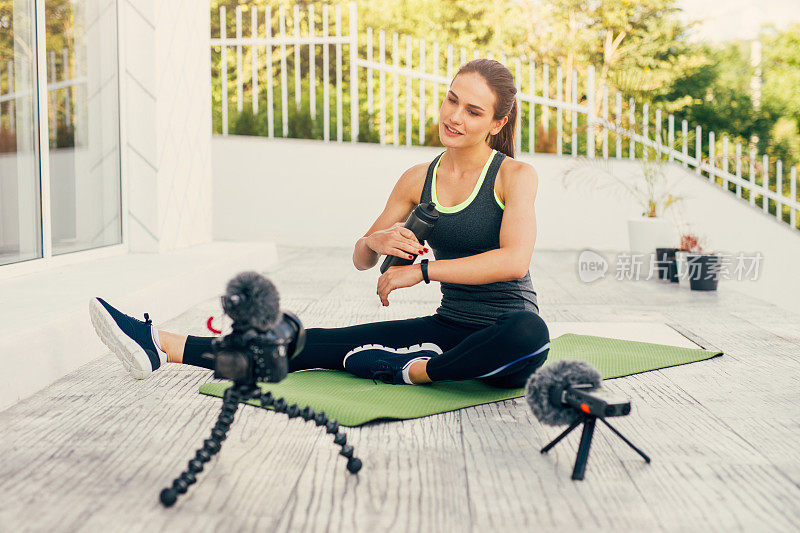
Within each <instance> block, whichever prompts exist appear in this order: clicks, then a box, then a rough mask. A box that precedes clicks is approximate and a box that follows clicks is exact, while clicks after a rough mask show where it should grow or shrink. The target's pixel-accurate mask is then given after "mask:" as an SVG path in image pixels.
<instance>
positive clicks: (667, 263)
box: [656, 248, 680, 283]
mask: <svg viewBox="0 0 800 533" xmlns="http://www.w3.org/2000/svg"><path fill="white" fill-rule="evenodd" d="M678 251H680V248H656V268H657V271H658V279H660V280H663V281H665V282H668V283H678V264H677V262H676V260H675V254H676V253H677V252H678Z"/></svg>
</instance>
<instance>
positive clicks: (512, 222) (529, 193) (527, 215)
mask: <svg viewBox="0 0 800 533" xmlns="http://www.w3.org/2000/svg"><path fill="white" fill-rule="evenodd" d="M509 163H513V164H512V165H510V168H509V169H508V172H507V173H504V176H503V178H504V179H503V181H504V185H505V187H504V190H505V206H506V208H505V211H504V212H503V221H502V223H501V224H500V248H498V249H496V250H490V251H488V252H484V253H481V254H476V255H471V256H469V257H462V258H459V259H445V260H442V261H431V262H430V263H429V264H428V277H429V278H430V279H431V280H435V281H444V282H448V283H460V284H463V285H479V284H483V283H491V282H495V281H507V280H512V279H519V278H522V277H524V276H525V274H526V273H527V272H528V268H529V267H530V264H531V257H532V256H533V246H534V243H535V242H536V213H535V211H534V201H535V200H536V190H537V188H538V184H539V177H538V176H537V174H536V171H535V170H534V169H533V167H532V166H530V165H528V164H526V163H522V162H520V161H514V160H509ZM504 170H505V169H504ZM417 268H419V267H417ZM420 275H421V274H420Z"/></svg>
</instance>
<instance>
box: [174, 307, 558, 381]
mask: <svg viewBox="0 0 800 533" xmlns="http://www.w3.org/2000/svg"><path fill="white" fill-rule="evenodd" d="M212 338H213V337H193V336H191V335H190V336H189V337H188V338H187V340H186V347H185V349H184V355H183V362H184V363H187V364H193V365H195V366H202V367H205V368H208V367H209V366H210V365H209V363H210V361H209V360H207V359H204V358H202V357H201V355H202V354H203V353H204V352H208V351H210V345H211V339H212ZM421 343H433V344H436V345H438V346H439V347H440V348H441V349H442V354H441V355H437V356H435V357H433V358H432V359H431V360H430V361H428V366H427V373H428V376H429V377H430V378H431V380H433V381H457V380H464V379H476V378H477V379H481V381H483V382H485V383H487V384H489V385H493V386H496V387H504V388H517V387H522V386H524V385H525V382H526V380H527V379H528V376H530V375H531V374H532V373H533V372H534V371H536V369H537V368H539V367H540V366H542V365H543V364H544V362H545V360H546V359H547V353H548V352H549V350H550V333H549V331H548V329H547V325H546V324H545V323H544V320H542V319H541V317H540V316H539V315H537V314H536V313H533V312H531V311H514V312H510V313H506V314H504V315H502V316H500V317H499V318H498V319H497V321H496V322H495V323H494V324H492V325H490V326H485V327H480V326H477V327H476V326H468V325H465V324H461V323H457V322H454V321H452V320H450V319H447V318H443V317H442V316H440V315H431V316H423V317H419V318H409V319H405V320H389V321H385V322H373V323H368V324H358V325H355V326H347V327H342V328H308V329H307V330H306V345H305V348H303V350H302V351H301V352H300V353H299V354H297V356H296V357H294V358H293V359H291V360H290V361H289V371H290V372H295V371H297V370H306V369H311V368H327V369H330V370H344V368H343V367H342V360H343V359H344V356H345V354H347V352H349V351H350V350H352V349H353V348H355V347H357V346H363V345H365V344H381V345H383V346H388V347H391V348H403V347H407V346H412V345H415V344H421Z"/></svg>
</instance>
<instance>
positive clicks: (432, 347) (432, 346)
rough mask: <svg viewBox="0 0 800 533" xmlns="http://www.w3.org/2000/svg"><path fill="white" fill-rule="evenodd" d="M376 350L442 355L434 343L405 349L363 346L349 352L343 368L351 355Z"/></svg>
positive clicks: (424, 343)
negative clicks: (425, 351) (431, 352)
mask: <svg viewBox="0 0 800 533" xmlns="http://www.w3.org/2000/svg"><path fill="white" fill-rule="evenodd" d="M375 349H378V350H385V351H387V352H392V353H409V352H418V351H420V350H431V351H434V352H436V353H437V354H439V355H442V349H441V348H439V345H437V344H434V343H432V342H423V343H422V344H415V345H413V346H406V347H404V348H389V347H388V346H384V345H383V344H365V345H363V346H358V347H356V348H353V349H352V350H350V351H349V352H347V354H346V355H345V356H344V359H343V360H342V366H344V364H345V361H347V358H348V357H350V356H351V355H353V354H355V353H358V352H363V351H364V350H375Z"/></svg>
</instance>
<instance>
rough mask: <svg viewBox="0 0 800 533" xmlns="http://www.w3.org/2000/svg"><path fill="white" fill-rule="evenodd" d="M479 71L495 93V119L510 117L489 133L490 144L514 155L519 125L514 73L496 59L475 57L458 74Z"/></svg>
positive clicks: (496, 148)
mask: <svg viewBox="0 0 800 533" xmlns="http://www.w3.org/2000/svg"><path fill="white" fill-rule="evenodd" d="M467 72H477V73H478V74H480V75H481V76H483V79H485V80H486V83H487V84H488V85H489V88H490V89H491V90H492V91H493V92H494V94H495V97H496V98H495V103H494V117H493V118H494V120H500V119H501V118H503V117H508V122H506V124H505V125H504V126H503V128H502V129H501V130H500V131H499V132H497V135H491V134H490V135H489V136H488V137H487V139H488V140H489V146H490V147H491V148H493V149H495V150H497V151H498V152H503V153H504V154H506V155H507V156H509V157H514V140H515V139H514V134H515V130H516V127H517V98H516V96H517V87H516V85H515V84H514V75H513V74H511V71H510V70H508V69H507V68H506V67H505V65H503V64H502V63H500V62H499V61H495V60H494V59H473V60H472V61H470V62H469V63H465V64H464V65H462V66H461V68H460V69H458V72H457V73H456V76H458V75H459V74H465V73H467Z"/></svg>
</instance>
